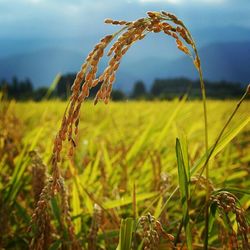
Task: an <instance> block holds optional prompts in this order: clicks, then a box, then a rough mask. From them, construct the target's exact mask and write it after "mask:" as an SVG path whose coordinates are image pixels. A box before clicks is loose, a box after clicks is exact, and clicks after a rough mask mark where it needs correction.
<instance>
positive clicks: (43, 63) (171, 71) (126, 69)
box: [0, 41, 250, 91]
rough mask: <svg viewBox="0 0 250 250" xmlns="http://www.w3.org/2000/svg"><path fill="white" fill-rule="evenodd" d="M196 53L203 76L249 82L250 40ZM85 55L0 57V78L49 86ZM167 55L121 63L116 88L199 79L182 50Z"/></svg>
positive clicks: (43, 52)
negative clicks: (176, 55)
mask: <svg viewBox="0 0 250 250" xmlns="http://www.w3.org/2000/svg"><path fill="white" fill-rule="evenodd" d="M199 52H200V56H201V60H202V68H203V72H204V77H205V79H207V80H211V81H220V80H227V81H231V82H240V83H247V82H249V81H250V70H249V69H250V41H246V42H220V43H212V44H209V45H206V46H204V47H203V48H201V49H200V50H199ZM163 53H164V54H166V59H165V58H164V56H163ZM85 56H86V55H84V54H81V53H79V52H77V51H73V50H68V49H60V48H57V49H54V48H51V49H40V50H38V51H34V52H30V53H23V54H17V55H13V56H9V57H5V58H2V59H0V79H3V78H5V79H7V80H10V79H11V78H12V77H13V76H17V77H18V78H20V79H24V78H27V77H28V78H30V79H31V81H32V82H33V84H34V85H35V86H36V87H38V86H43V85H44V86H48V85H49V84H50V83H51V82H52V81H53V79H54V77H55V75H56V74H57V73H58V72H60V73H63V74H65V73H69V72H76V71H77V70H78V69H79V68H80V66H81V64H82V62H83V60H84V59H85ZM167 56H168V51H167V50H166V51H162V53H161V55H160V56H159V57H157V55H156V56H155V57H148V58H147V57H146V58H142V59H140V60H136V59H135V57H132V58H131V57H128V59H125V60H124V61H123V62H122V63H121V67H120V70H119V72H118V75H117V83H116V86H117V88H121V89H123V90H125V91H129V90H130V89H131V88H132V86H133V84H134V82H135V81H137V80H143V81H145V83H146V84H147V85H148V86H149V85H150V84H151V83H152V81H153V79H155V78H169V77H179V76H184V77H188V78H191V79H196V78H198V74H197V72H196V71H195V69H194V67H193V65H192V62H191V60H190V59H189V58H188V57H186V56H183V55H182V54H181V52H180V53H179V58H177V59H168V57H167ZM105 63H106V61H105V60H104V61H102V62H101V65H100V70H103V69H104V66H105Z"/></svg>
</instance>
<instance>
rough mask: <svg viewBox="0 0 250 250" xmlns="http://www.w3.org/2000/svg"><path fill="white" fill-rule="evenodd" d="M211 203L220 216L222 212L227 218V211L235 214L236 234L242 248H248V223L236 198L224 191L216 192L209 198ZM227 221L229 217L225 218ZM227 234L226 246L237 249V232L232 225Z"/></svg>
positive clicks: (249, 246)
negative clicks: (239, 238)
mask: <svg viewBox="0 0 250 250" xmlns="http://www.w3.org/2000/svg"><path fill="white" fill-rule="evenodd" d="M210 201H211V204H216V205H217V207H218V209H219V211H220V214H221V216H223V214H224V215H225V216H226V217H227V218H228V213H230V212H231V213H233V214H235V217H236V222H237V225H238V235H240V236H241V241H242V249H250V245H249V242H248V233H249V229H250V227H249V224H248V222H247V219H246V216H245V213H244V210H243V208H241V207H240V206H239V205H238V204H237V203H238V201H237V198H236V197H235V196H234V195H233V194H231V193H229V192H226V191H221V192H218V193H217V194H215V195H212V196H211V198H210ZM227 220H228V221H229V222H230V220H229V218H228V219H227ZM228 234H229V242H228V244H229V245H228V247H229V248H230V249H238V245H239V244H238V238H237V234H236V232H235V231H234V229H233V227H232V226H231V231H230V232H228Z"/></svg>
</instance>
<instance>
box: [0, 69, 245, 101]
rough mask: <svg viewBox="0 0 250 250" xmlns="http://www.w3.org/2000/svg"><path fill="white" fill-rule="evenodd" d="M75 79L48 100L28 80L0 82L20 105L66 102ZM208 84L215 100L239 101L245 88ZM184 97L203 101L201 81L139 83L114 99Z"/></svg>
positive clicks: (61, 82) (64, 78)
mask: <svg viewBox="0 0 250 250" xmlns="http://www.w3.org/2000/svg"><path fill="white" fill-rule="evenodd" d="M74 78H75V74H67V75H63V76H61V77H60V79H59V81H58V83H57V85H56V87H55V89H53V91H51V94H50V95H49V96H48V95H47V93H48V91H49V87H39V88H34V86H33V84H32V82H31V81H30V80H29V79H26V80H18V79H17V78H16V77H13V79H12V81H6V80H2V81H1V82H0V91H1V92H2V93H4V95H5V96H6V97H7V98H8V99H16V100H20V101H25V100H35V101H41V100H43V99H44V98H45V97H46V98H47V97H48V98H60V99H62V100H65V99H67V98H68V97H69V95H70V88H71V84H72V83H73V82H74ZM205 84H206V92H207V96H208V97H209V98H213V99H232V98H238V97H240V96H241V95H242V92H243V87H242V85H241V84H240V83H231V82H226V81H220V82H209V81H205ZM98 89H99V87H98V85H97V86H96V87H94V88H93V89H91V92H90V97H94V96H95V94H96V92H97V91H98ZM185 94H188V96H189V98H190V99H196V98H200V83H199V81H193V80H190V79H187V78H173V79H155V80H154V82H153V84H152V85H151V87H150V88H149V89H147V87H146V85H145V83H144V82H143V81H137V82H136V83H135V84H134V86H133V89H132V91H131V92H130V93H125V92H124V91H122V90H118V89H114V90H113V91H112V96H111V98H112V100H113V101H122V100H126V99H135V100H155V99H157V100H171V99H173V98H176V97H179V98H181V97H182V96H183V95H185Z"/></svg>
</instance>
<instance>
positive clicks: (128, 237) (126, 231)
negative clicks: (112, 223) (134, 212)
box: [116, 218, 134, 250]
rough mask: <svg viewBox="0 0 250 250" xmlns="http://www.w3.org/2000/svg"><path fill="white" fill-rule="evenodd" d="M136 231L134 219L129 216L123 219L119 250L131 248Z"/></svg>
mask: <svg viewBox="0 0 250 250" xmlns="http://www.w3.org/2000/svg"><path fill="white" fill-rule="evenodd" d="M133 232H134V219H132V218H127V219H125V220H124V219H123V220H122V221H121V228H120V236H119V244H118V246H117V248H116V249H117V250H130V249H131V243H132V236H133Z"/></svg>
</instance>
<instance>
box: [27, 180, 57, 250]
mask: <svg viewBox="0 0 250 250" xmlns="http://www.w3.org/2000/svg"><path fill="white" fill-rule="evenodd" d="M52 185H53V179H52V178H51V177H50V178H48V179H47V184H46V185H45V187H44V188H43V190H42V192H41V194H40V198H39V201H38V202H37V206H36V208H35V210H34V213H33V215H32V221H31V225H32V226H33V227H34V232H35V235H34V237H33V239H32V240H31V242H30V250H42V249H48V248H49V245H50V234H51V224H50V214H49V206H50V204H49V202H50V200H51V197H52ZM29 230H31V227H30V228H29Z"/></svg>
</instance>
